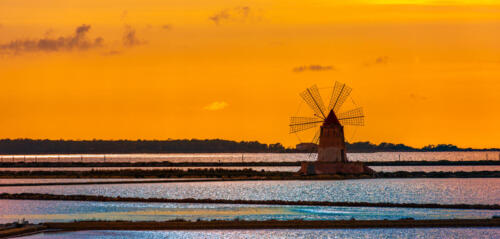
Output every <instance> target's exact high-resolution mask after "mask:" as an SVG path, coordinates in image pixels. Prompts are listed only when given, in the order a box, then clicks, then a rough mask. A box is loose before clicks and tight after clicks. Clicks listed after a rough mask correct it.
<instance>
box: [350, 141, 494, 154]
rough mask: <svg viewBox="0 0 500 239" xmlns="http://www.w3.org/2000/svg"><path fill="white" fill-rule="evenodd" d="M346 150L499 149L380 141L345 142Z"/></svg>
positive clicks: (423, 150) (439, 150)
mask: <svg viewBox="0 0 500 239" xmlns="http://www.w3.org/2000/svg"><path fill="white" fill-rule="evenodd" d="M346 148H347V151H348V152H446V151H500V149H499V148H488V149H473V148H459V147H457V146H455V145H452V144H438V145H432V144H431V145H427V146H424V147H422V148H414V147H410V146H407V145H404V144H392V143H385V142H384V143H380V144H378V145H377V144H373V143H370V142H356V143H348V142H346Z"/></svg>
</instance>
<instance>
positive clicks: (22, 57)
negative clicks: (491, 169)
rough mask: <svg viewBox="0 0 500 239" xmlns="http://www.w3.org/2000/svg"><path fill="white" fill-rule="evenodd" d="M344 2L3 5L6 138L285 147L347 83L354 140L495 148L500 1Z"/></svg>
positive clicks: (27, 1)
mask: <svg viewBox="0 0 500 239" xmlns="http://www.w3.org/2000/svg"><path fill="white" fill-rule="evenodd" d="M345 2H347V1H340V0H311V1H296V0H286V1H282V0H277V1H270V0H254V1H245V0H220V1H208V0H192V1H186V0H173V1H168V0H140V1H139V0H78V1H76V0H44V1H40V0H0V83H1V87H0V112H1V115H0V138H37V139H40V138H43V139H45V138H49V139H94V138H95V139H168V138H172V139H178V138H182V139H184V138H199V139H205V138H223V139H230V140H238V141H239V140H258V141H261V142H264V143H275V142H281V143H283V144H284V145H286V146H291V145H295V144H296V143H298V140H297V138H296V137H295V136H294V135H290V134H288V121H289V117H290V116H292V115H294V114H295V113H296V112H297V109H298V107H299V105H300V101H301V99H300V96H299V93H300V92H301V91H302V90H304V89H305V88H307V87H310V86H311V85H313V84H317V85H318V87H320V88H323V87H331V86H332V84H333V83H334V81H336V80H337V81H341V82H344V83H346V84H348V85H350V86H351V87H352V88H353V92H352V96H353V100H355V102H356V103H357V104H358V105H360V106H363V107H364V109H365V113H366V123H365V124H366V125H365V126H364V127H362V128H359V129H357V130H356V131H355V133H353V134H349V135H347V137H348V140H349V141H371V142H374V143H380V142H392V143H404V144H408V145H411V146H418V147H420V146H424V145H428V144H439V143H450V144H456V145H458V146H461V147H480V148H482V147H500V124H499V122H500V93H499V92H500V1H480V0H478V1H472V0H471V1H454V0H449V1H448V0H443V1H423V0H421V1H418V0H414V1H412V0H392V1H348V2H349V4H346V3H345ZM325 98H326V97H325ZM345 110H347V108H346V109H345Z"/></svg>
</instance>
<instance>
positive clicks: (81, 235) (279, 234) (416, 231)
mask: <svg viewBox="0 0 500 239" xmlns="http://www.w3.org/2000/svg"><path fill="white" fill-rule="evenodd" d="M499 237H500V228H397V229H392V228H389V229H321V230H320V229H316V230H206V231H79V232H60V233H44V234H37V235H31V236H27V237H24V238H31V239H44V238H73V239H87V238H100V239H106V238H152V239H155V238H364V239H370V238H376V239H392V238H499Z"/></svg>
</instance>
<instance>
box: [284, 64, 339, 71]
mask: <svg viewBox="0 0 500 239" xmlns="http://www.w3.org/2000/svg"><path fill="white" fill-rule="evenodd" d="M333 70H335V67H334V66H332V65H328V66H322V65H308V66H307V65H306V66H298V67H294V68H293V72H296V73H300V72H304V71H333Z"/></svg>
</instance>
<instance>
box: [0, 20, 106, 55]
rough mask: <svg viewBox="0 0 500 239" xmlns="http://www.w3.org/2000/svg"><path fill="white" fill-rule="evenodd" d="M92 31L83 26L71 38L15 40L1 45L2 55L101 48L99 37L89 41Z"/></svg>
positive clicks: (101, 42)
mask: <svg viewBox="0 0 500 239" xmlns="http://www.w3.org/2000/svg"><path fill="white" fill-rule="evenodd" d="M89 31H90V25H85V24H83V25H81V26H79V27H77V28H76V29H75V33H74V34H73V35H70V36H60V37H56V38H50V37H48V36H45V37H43V38H40V39H27V40H13V41H11V42H9V43H6V44H0V54H1V53H4V54H5V53H7V54H9V53H13V54H20V53H23V52H39V51H42V52H58V51H71V50H80V51H83V50H88V49H92V48H97V47H101V46H102V45H103V42H104V39H103V38H102V37H97V38H95V39H88V38H87V33H88V32H89Z"/></svg>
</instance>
